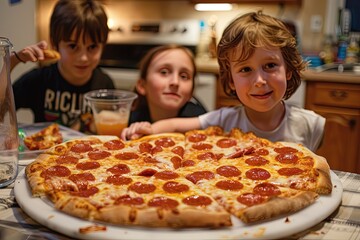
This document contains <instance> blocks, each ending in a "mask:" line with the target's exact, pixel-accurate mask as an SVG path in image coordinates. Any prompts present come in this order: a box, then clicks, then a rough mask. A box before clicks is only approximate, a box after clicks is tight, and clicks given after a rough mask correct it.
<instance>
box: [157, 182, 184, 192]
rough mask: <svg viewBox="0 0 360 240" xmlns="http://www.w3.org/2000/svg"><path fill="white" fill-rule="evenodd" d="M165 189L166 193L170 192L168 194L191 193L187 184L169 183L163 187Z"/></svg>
mask: <svg viewBox="0 0 360 240" xmlns="http://www.w3.org/2000/svg"><path fill="white" fill-rule="evenodd" d="M163 189H164V191H165V192H168V193H182V192H186V191H189V186H188V185H186V184H182V183H178V182H174V181H169V182H166V183H165V184H164V185H163Z"/></svg>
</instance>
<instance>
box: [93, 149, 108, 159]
mask: <svg viewBox="0 0 360 240" xmlns="http://www.w3.org/2000/svg"><path fill="white" fill-rule="evenodd" d="M88 156H89V158H90V159H92V160H101V159H104V158H107V157H109V156H111V153H110V152H107V151H102V150H94V151H90V152H88Z"/></svg>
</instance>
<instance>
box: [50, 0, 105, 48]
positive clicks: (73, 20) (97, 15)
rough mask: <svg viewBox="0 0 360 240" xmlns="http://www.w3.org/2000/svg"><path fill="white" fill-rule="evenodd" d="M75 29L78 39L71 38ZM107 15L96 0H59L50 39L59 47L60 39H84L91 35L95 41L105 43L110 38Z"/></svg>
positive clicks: (55, 9) (52, 19) (52, 20)
mask: <svg viewBox="0 0 360 240" xmlns="http://www.w3.org/2000/svg"><path fill="white" fill-rule="evenodd" d="M74 31H75V36H76V39H70V38H71V35H72V34H73V32H74ZM108 33H109V28H108V26H107V15H106V13H105V10H104V9H103V7H102V5H101V3H100V2H98V1H95V0H59V1H58V2H57V3H56V5H55V7H54V10H53V13H52V15H51V19H50V40H51V44H52V45H53V47H55V48H56V49H58V47H59V43H60V41H62V40H63V41H69V40H75V41H76V42H78V41H79V38H80V36H81V34H83V36H82V37H83V39H82V40H83V41H85V39H86V37H90V38H91V40H92V41H93V42H94V43H102V44H105V43H106V41H107V38H108Z"/></svg>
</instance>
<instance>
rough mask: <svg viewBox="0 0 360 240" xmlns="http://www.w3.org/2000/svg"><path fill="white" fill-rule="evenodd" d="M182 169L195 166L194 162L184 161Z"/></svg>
mask: <svg viewBox="0 0 360 240" xmlns="http://www.w3.org/2000/svg"><path fill="white" fill-rule="evenodd" d="M181 166H182V167H191V166H195V161H193V160H185V161H183V162H182V163H181Z"/></svg>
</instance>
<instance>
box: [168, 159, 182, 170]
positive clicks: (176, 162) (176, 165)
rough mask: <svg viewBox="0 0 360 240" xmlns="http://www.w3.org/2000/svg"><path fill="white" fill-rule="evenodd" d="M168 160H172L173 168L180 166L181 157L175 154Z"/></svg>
mask: <svg viewBox="0 0 360 240" xmlns="http://www.w3.org/2000/svg"><path fill="white" fill-rule="evenodd" d="M170 161H171V162H172V164H173V166H174V169H178V168H180V167H181V158H179V157H177V156H175V157H172V158H171V159H170Z"/></svg>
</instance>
